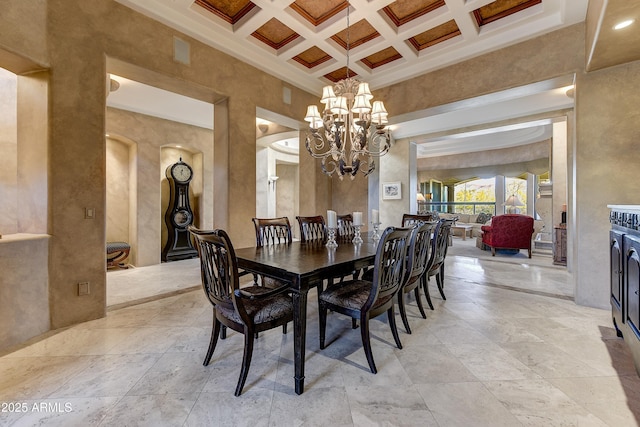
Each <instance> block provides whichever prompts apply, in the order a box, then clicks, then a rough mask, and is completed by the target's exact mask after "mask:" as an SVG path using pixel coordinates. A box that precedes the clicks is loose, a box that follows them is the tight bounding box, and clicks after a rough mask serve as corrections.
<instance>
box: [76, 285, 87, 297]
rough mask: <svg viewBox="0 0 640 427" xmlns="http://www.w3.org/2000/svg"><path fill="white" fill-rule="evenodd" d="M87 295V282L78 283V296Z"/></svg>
mask: <svg viewBox="0 0 640 427" xmlns="http://www.w3.org/2000/svg"><path fill="white" fill-rule="evenodd" d="M82 295H89V282H80V283H78V296H82Z"/></svg>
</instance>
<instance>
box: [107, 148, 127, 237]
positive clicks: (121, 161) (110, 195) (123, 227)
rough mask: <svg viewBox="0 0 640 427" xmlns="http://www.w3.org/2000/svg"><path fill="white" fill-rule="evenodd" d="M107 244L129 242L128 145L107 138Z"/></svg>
mask: <svg viewBox="0 0 640 427" xmlns="http://www.w3.org/2000/svg"><path fill="white" fill-rule="evenodd" d="M106 178H107V205H106V206H107V207H106V210H107V242H129V241H130V239H129V197H130V192H129V145H128V144H126V143H124V142H122V141H119V140H117V139H114V138H107V176H106Z"/></svg>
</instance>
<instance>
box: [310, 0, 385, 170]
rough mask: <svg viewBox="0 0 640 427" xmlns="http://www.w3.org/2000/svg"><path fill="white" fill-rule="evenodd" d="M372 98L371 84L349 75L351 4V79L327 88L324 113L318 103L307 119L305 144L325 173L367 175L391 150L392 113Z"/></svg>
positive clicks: (323, 98) (324, 96)
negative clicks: (376, 161) (307, 129)
mask: <svg viewBox="0 0 640 427" xmlns="http://www.w3.org/2000/svg"><path fill="white" fill-rule="evenodd" d="M372 99H373V95H371V92H370V90H369V84H368V83H364V82H360V81H359V80H357V79H355V78H353V77H349V5H348V4H347V78H346V79H344V80H340V81H339V82H338V83H336V84H335V86H333V87H332V86H325V87H324V88H323V90H322V99H320V102H321V103H323V104H324V106H325V107H324V111H323V113H322V116H320V112H319V111H318V107H317V106H316V105H309V106H308V107H307V115H306V117H305V118H304V119H305V121H307V122H309V132H308V133H307V137H306V141H305V147H306V148H307V151H308V152H309V154H311V156H312V157H314V158H316V159H322V172H324V173H325V174H327V175H329V176H331V175H333V174H334V173H337V174H338V177H339V178H340V179H343V177H344V175H350V176H351V179H354V178H355V177H356V174H357V173H358V171H359V170H360V171H362V173H363V174H364V176H367V175H369V174H370V173H371V172H373V171H374V170H375V168H376V164H375V162H374V160H373V158H374V157H380V156H383V155H384V154H386V153H387V151H389V148H390V140H391V138H390V135H389V129H388V128H387V126H386V125H387V123H388V120H387V116H388V113H387V110H386V109H385V108H384V103H383V102H382V101H374V102H373V106H372V105H371V100H372ZM347 146H349V147H347ZM347 148H348V149H347Z"/></svg>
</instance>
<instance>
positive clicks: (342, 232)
mask: <svg viewBox="0 0 640 427" xmlns="http://www.w3.org/2000/svg"><path fill="white" fill-rule="evenodd" d="M336 222H337V226H338V237H339V238H340V239H342V240H345V241H347V240H348V241H349V242H350V241H351V240H352V239H353V237H354V236H355V235H356V229H355V228H354V226H353V215H351V214H345V215H337V221H336Z"/></svg>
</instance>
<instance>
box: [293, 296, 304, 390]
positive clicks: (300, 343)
mask: <svg viewBox="0 0 640 427" xmlns="http://www.w3.org/2000/svg"><path fill="white" fill-rule="evenodd" d="M293 334H294V335H293V353H294V356H293V359H294V360H293V363H294V367H295V374H294V377H293V378H294V380H295V389H296V394H302V392H303V391H304V359H305V343H306V339H307V292H306V291H297V292H296V291H294V292H293Z"/></svg>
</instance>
